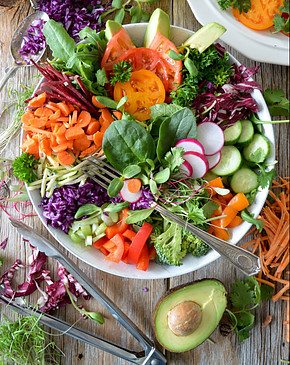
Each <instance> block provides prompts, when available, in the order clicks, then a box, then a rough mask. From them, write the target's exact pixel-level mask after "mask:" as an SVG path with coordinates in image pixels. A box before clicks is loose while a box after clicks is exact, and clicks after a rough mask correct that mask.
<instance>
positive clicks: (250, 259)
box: [81, 156, 261, 276]
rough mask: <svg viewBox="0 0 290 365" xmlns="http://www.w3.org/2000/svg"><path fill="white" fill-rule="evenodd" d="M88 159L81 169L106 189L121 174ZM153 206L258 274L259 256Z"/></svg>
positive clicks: (246, 271) (236, 263)
mask: <svg viewBox="0 0 290 365" xmlns="http://www.w3.org/2000/svg"><path fill="white" fill-rule="evenodd" d="M87 161H88V162H89V165H88V166H86V169H81V171H82V172H83V173H84V174H86V175H87V176H88V177H90V178H91V179H93V180H94V181H95V182H97V183H98V184H100V185H101V186H102V187H103V188H105V189H107V188H108V186H109V184H110V182H111V180H112V179H114V178H117V177H120V176H121V174H120V173H119V172H118V171H117V170H115V169H114V168H113V167H112V166H110V165H109V164H107V163H106V162H104V161H102V160H100V159H99V158H97V157H95V156H90V157H89V158H87ZM90 165H91V166H90ZM151 206H152V208H153V207H154V209H155V210H156V211H157V212H159V213H160V214H162V215H163V216H165V217H166V218H168V219H170V220H171V221H173V222H175V223H177V224H179V225H180V226H181V227H183V228H185V229H187V230H188V231H189V232H191V233H192V234H194V235H195V236H197V237H199V238H200V239H201V240H203V241H204V242H205V243H206V244H208V245H209V246H210V247H211V248H212V249H214V250H215V251H217V252H218V253H219V254H220V255H221V256H223V257H225V258H226V259H227V260H228V261H230V262H231V263H232V264H233V265H234V266H235V267H236V268H238V269H239V270H241V271H242V272H243V273H244V274H246V275H248V276H252V275H256V274H257V273H258V272H259V271H260V270H261V263H260V259H259V257H257V256H255V255H254V254H252V253H251V252H249V251H246V250H245V249H243V248H241V247H238V246H235V245H232V244H230V243H228V242H226V241H223V240H221V239H219V238H216V237H214V236H212V235H211V234H209V233H207V232H205V231H203V230H201V229H200V228H197V227H195V226H194V225H193V224H191V223H188V222H186V221H185V220H183V219H181V218H180V217H178V216H177V215H176V214H174V213H171V212H170V211H168V210H167V209H165V208H164V207H162V206H160V205H158V203H156V202H154V201H153V202H152V203H151Z"/></svg>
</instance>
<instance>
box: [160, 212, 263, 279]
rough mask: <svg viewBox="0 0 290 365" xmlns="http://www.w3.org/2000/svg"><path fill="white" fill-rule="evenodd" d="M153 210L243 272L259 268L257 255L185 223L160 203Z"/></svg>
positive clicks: (255, 272) (252, 271)
mask: <svg viewBox="0 0 290 365" xmlns="http://www.w3.org/2000/svg"><path fill="white" fill-rule="evenodd" d="M155 210H156V211H157V212H159V213H160V214H162V215H164V216H165V217H167V218H169V219H170V220H172V221H173V222H175V223H177V224H179V225H181V226H182V227H183V228H185V229H187V230H188V231H190V232H191V233H193V234H194V235H196V236H197V237H199V238H200V239H202V240H203V241H204V242H205V243H207V244H208V245H209V246H210V247H211V248H213V249H214V250H215V251H217V252H218V253H219V254H220V255H222V256H224V257H225V258H226V259H227V260H229V261H230V262H231V263H232V264H233V265H234V266H235V267H237V268H238V269H239V270H241V271H242V272H243V273H244V274H246V275H248V276H252V275H255V274H257V273H258V272H259V271H260V270H261V263H260V259H259V257H257V256H255V255H254V254H252V253H251V252H249V251H246V250H244V249H243V248H241V247H238V246H234V245H231V244H230V243H228V242H226V241H223V240H221V239H219V238H216V237H214V236H212V235H210V234H209V233H207V232H205V231H203V230H201V229H199V228H197V227H195V226H194V225H192V224H190V223H187V222H186V221H184V220H183V219H181V218H179V217H178V216H177V215H176V214H174V213H171V212H169V211H168V210H167V209H165V208H163V207H162V206H160V205H156V206H155Z"/></svg>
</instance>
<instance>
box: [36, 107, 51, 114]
mask: <svg viewBox="0 0 290 365" xmlns="http://www.w3.org/2000/svg"><path fill="white" fill-rule="evenodd" d="M52 114H53V111H52V110H51V109H49V108H46V107H45V106H41V107H40V108H37V109H36V110H35V111H34V115H35V116H36V117H50V116H51V115H52Z"/></svg>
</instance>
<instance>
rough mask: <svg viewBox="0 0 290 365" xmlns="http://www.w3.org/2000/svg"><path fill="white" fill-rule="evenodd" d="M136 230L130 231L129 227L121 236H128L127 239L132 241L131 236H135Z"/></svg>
mask: <svg viewBox="0 0 290 365" xmlns="http://www.w3.org/2000/svg"><path fill="white" fill-rule="evenodd" d="M136 234H137V233H136V232H134V231H132V230H131V229H126V231H125V232H124V233H123V237H126V238H128V240H130V241H133V238H134V237H135V236H136Z"/></svg>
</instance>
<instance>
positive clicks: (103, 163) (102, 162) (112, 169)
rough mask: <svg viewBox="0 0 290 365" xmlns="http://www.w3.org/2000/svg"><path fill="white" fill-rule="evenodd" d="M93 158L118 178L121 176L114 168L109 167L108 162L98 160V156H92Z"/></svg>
mask: <svg viewBox="0 0 290 365" xmlns="http://www.w3.org/2000/svg"><path fill="white" fill-rule="evenodd" d="M90 157H92V158H93V159H94V160H96V161H97V162H99V163H100V164H102V165H104V166H106V167H107V168H108V169H110V170H111V171H113V172H114V173H115V174H117V175H118V176H121V174H120V172H119V171H117V170H115V169H114V168H113V167H112V166H110V165H108V164H107V163H106V162H104V161H103V160H100V159H99V158H97V157H96V156H90ZM106 172H107V171H106ZM118 176H117V177H118Z"/></svg>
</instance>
